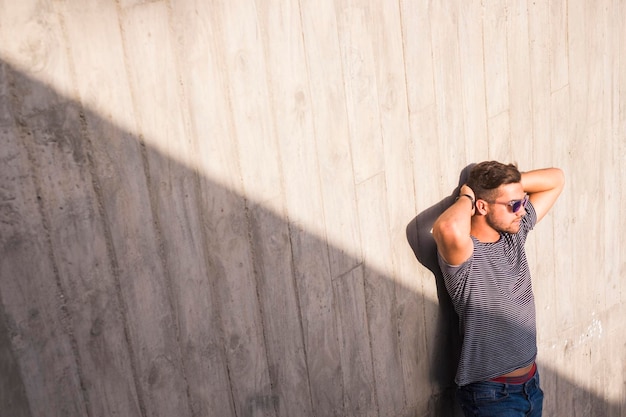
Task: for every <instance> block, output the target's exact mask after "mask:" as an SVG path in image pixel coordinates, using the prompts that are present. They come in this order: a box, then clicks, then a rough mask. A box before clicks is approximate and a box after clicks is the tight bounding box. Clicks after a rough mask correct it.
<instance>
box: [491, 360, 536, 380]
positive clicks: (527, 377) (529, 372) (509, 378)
mask: <svg viewBox="0 0 626 417" xmlns="http://www.w3.org/2000/svg"><path fill="white" fill-rule="evenodd" d="M535 373H537V364H536V363H533V366H532V368H530V371H528V373H527V374H526V375H520V376H499V377H497V378H493V379H492V381H493V382H500V383H502V384H524V383H525V382H527V381H528V380H529V379H530V378H532V377H533V376H535Z"/></svg>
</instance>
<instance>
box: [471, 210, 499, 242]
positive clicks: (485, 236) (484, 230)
mask: <svg viewBox="0 0 626 417" xmlns="http://www.w3.org/2000/svg"><path fill="white" fill-rule="evenodd" d="M470 234H471V235H472V236H474V237H475V238H476V239H478V240H479V241H480V242H483V243H493V242H497V241H498V240H500V232H498V231H497V230H496V229H494V228H493V227H491V226H489V225H488V224H487V222H486V221H485V218H484V217H483V216H474V217H472V226H471V229H470Z"/></svg>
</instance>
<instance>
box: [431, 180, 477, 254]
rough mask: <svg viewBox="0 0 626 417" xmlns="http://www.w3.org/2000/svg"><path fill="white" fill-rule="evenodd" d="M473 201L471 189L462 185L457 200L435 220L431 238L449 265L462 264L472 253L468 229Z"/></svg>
mask: <svg viewBox="0 0 626 417" xmlns="http://www.w3.org/2000/svg"><path fill="white" fill-rule="evenodd" d="M467 196H470V197H471V198H469V197H467ZM475 201H476V197H475V196H474V192H473V191H472V189H471V188H470V187H468V186H467V185H463V186H462V187H461V190H460V192H459V198H458V199H457V200H456V201H455V202H454V204H452V205H451V206H450V207H448V209H447V210H446V211H444V212H443V213H442V214H441V215H440V216H439V217H438V218H437V220H436V221H435V224H434V225H433V237H434V238H435V242H436V243H437V250H438V251H439V254H441V256H442V257H443V259H444V260H445V261H446V262H447V263H449V264H450V265H460V264H462V263H463V262H465V261H466V260H468V259H469V257H470V256H471V255H472V252H473V251H474V243H473V242H472V238H471V237H470V229H471V220H472V215H473V214H474V210H475V208H474V202H475Z"/></svg>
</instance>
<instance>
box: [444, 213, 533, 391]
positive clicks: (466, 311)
mask: <svg viewBox="0 0 626 417" xmlns="http://www.w3.org/2000/svg"><path fill="white" fill-rule="evenodd" d="M526 213H527V214H526V215H525V216H524V217H523V218H522V221H521V224H520V230H519V232H518V233H515V234H511V233H501V234H500V239H499V240H498V241H497V242H494V243H483V242H480V241H478V240H477V239H476V238H474V237H473V236H472V240H473V242H474V252H473V253H472V256H471V257H470V258H469V259H468V260H467V261H465V262H464V263H463V264H461V265H457V266H452V265H448V264H447V263H446V262H445V261H444V260H443V259H442V258H441V256H439V266H440V267H441V271H442V272H443V277H444V281H445V284H446V288H447V290H448V294H450V297H451V298H452V303H453V305H454V308H455V310H456V312H457V314H458V315H459V327H460V332H461V335H462V337H463V345H462V348H461V357H460V360H459V366H458V369H457V374H456V378H455V381H456V383H457V384H458V385H459V386H463V385H467V384H470V383H472V382H478V381H486V380H489V379H491V378H495V377H497V376H500V375H503V374H506V373H509V372H511V371H513V370H515V369H518V368H522V367H524V366H527V365H530V364H531V363H532V362H533V361H534V360H535V357H536V356H537V337H536V325H535V299H534V296H533V291H532V284H531V279H530V270H529V268H528V262H527V260H526V253H525V251H524V243H525V242H526V237H527V235H528V232H529V231H530V230H532V228H533V227H534V226H535V223H536V222H537V214H536V213H535V209H534V207H533V206H532V204H530V203H528V204H527V205H526Z"/></svg>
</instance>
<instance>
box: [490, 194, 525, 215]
mask: <svg viewBox="0 0 626 417" xmlns="http://www.w3.org/2000/svg"><path fill="white" fill-rule="evenodd" d="M488 203H490V204H504V205H505V206H508V207H509V208H510V209H511V212H512V213H517V212H518V211H520V209H521V208H522V207H524V208H526V204H527V203H528V194H525V195H524V198H522V199H521V200H512V201H509V202H508V203H500V202H498V201H494V202H488Z"/></svg>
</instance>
